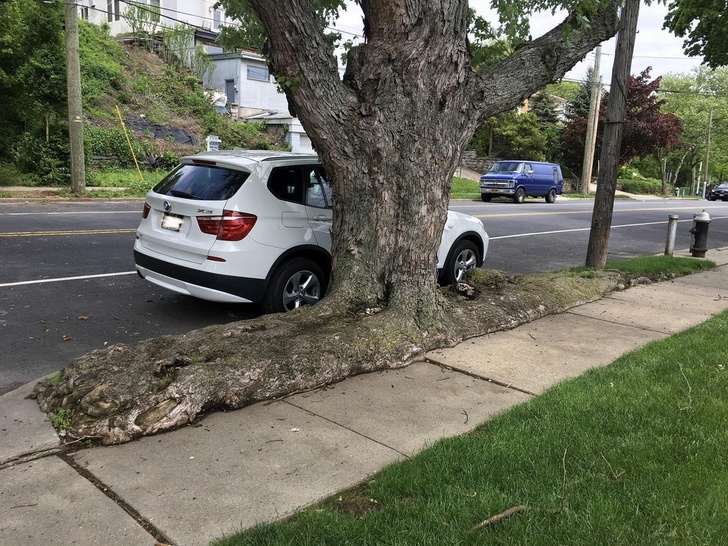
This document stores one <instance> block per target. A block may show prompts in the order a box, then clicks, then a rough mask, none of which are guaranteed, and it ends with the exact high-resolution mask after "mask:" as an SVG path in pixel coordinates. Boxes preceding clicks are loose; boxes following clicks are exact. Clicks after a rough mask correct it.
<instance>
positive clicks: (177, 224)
mask: <svg viewBox="0 0 728 546" xmlns="http://www.w3.org/2000/svg"><path fill="white" fill-rule="evenodd" d="M162 227H163V228H164V229H168V230H170V231H179V230H180V228H181V227H182V217H181V216H177V215H176V214H165V215H164V216H163V217H162Z"/></svg>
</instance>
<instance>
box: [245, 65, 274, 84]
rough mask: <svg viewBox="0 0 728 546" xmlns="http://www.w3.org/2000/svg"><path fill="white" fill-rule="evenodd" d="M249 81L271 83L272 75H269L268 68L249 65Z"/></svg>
mask: <svg viewBox="0 0 728 546" xmlns="http://www.w3.org/2000/svg"><path fill="white" fill-rule="evenodd" d="M248 79H249V80H260V81H264V82H267V81H269V80H270V74H269V73H268V67H265V66H251V65H248Z"/></svg>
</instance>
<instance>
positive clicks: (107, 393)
mask: <svg viewBox="0 0 728 546" xmlns="http://www.w3.org/2000/svg"><path fill="white" fill-rule="evenodd" d="M619 280H620V279H619V278H618V276H617V275H616V274H614V273H612V274H599V275H594V274H591V275H589V278H582V277H579V276H571V275H568V274H563V273H561V274H542V275H533V276H523V277H511V276H508V275H505V274H503V273H500V272H494V271H483V270H479V271H477V272H476V274H475V275H473V276H472V277H471V278H470V279H469V280H468V287H467V288H466V289H463V287H461V291H457V290H451V289H443V296H444V297H443V301H442V306H443V308H442V310H441V313H440V315H441V316H442V317H443V319H442V321H441V322H440V323H438V324H433V325H432V326H431V327H426V328H423V325H422V324H421V323H419V322H418V321H417V319H416V318H414V319H413V320H407V317H403V313H401V312H397V311H396V310H391V309H384V310H382V311H378V310H377V312H372V313H369V314H367V313H362V314H361V315H358V316H351V315H347V314H344V315H342V314H339V313H336V312H335V311H333V310H332V307H331V306H325V305H321V308H320V309H318V308H319V306H316V307H313V308H309V309H305V310H302V311H299V312H296V313H289V314H285V315H269V316H264V317H260V318H258V319H255V320H251V321H245V322H237V323H232V324H227V325H222V326H210V327H207V328H203V329H200V330H195V331H193V332H189V333H188V334H186V335H182V336H164V337H160V338H156V339H150V340H145V341H142V342H139V343H136V344H133V345H114V346H112V347H108V348H105V349H103V350H98V351H94V352H92V353H89V354H87V355H84V356H82V357H80V358H78V359H76V360H74V361H73V362H71V363H70V364H69V365H68V366H66V367H65V368H64V369H63V370H62V373H61V378H60V381H53V380H45V381H43V382H41V383H39V384H38V385H37V386H36V388H35V393H36V395H37V398H38V402H39V404H40V407H41V409H42V410H43V411H45V412H47V413H49V414H54V413H55V412H56V411H57V410H58V409H59V408H64V409H67V410H68V411H69V415H68V423H69V425H68V427H67V439H68V441H73V440H75V439H78V438H100V441H101V443H104V444H116V443H123V442H127V441H129V440H132V439H134V438H138V437H140V436H143V435H147V434H154V433H156V432H160V431H164V430H169V429H173V428H176V427H179V426H182V425H185V424H187V423H189V422H190V421H192V420H193V419H194V418H195V417H196V416H197V415H199V414H200V413H204V412H208V411H213V410H215V409H223V408H224V409H235V408H240V407H243V406H246V405H249V404H252V403H254V402H258V401H261V400H268V399H273V398H277V397H282V396H285V395H288V394H290V393H292V392H296V391H301V390H309V389H312V388H316V387H320V386H323V385H327V384H330V383H335V382H337V381H341V380H343V379H345V378H347V377H350V376H353V375H356V374H361V373H366V372H371V371H376V370H383V369H389V368H397V367H402V366H406V365H408V364H410V363H412V362H414V361H417V360H421V359H423V358H424V354H425V353H426V352H427V351H430V350H432V349H435V348H440V347H446V346H452V345H454V344H457V343H459V342H461V341H463V340H464V339H467V338H470V337H474V336H479V335H484V334H487V333H490V332H493V331H497V330H504V329H508V328H513V327H515V326H517V325H519V324H523V323H525V322H530V321H532V320H534V319H536V318H539V317H542V316H545V315H548V314H552V313H557V312H561V311H564V310H566V309H568V308H570V307H574V306H576V305H580V304H582V303H585V302H588V301H594V300H596V299H599V298H600V297H602V296H603V295H604V293H606V292H608V291H610V290H612V289H613V288H614V287H615V286H616V285H617V283H618V282H619ZM461 292H462V294H464V295H462V294H461ZM56 379H57V378H56Z"/></svg>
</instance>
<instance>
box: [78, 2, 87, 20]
mask: <svg viewBox="0 0 728 546" xmlns="http://www.w3.org/2000/svg"><path fill="white" fill-rule="evenodd" d="M80 13H81V19H83V20H84V21H88V6H81V10H80Z"/></svg>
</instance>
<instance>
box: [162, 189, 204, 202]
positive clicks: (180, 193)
mask: <svg viewBox="0 0 728 546" xmlns="http://www.w3.org/2000/svg"><path fill="white" fill-rule="evenodd" d="M169 193H171V194H172V195H174V196H175V197H184V198H185V199H197V200H199V199H200V198H199V197H197V196H196V195H194V194H191V193H189V192H186V191H179V190H169Z"/></svg>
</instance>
